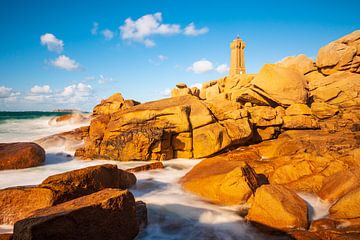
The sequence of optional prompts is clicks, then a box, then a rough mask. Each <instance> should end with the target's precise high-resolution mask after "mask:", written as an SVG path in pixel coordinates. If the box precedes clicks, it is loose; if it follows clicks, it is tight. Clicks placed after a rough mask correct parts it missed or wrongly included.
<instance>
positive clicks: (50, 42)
mask: <svg viewBox="0 0 360 240" xmlns="http://www.w3.org/2000/svg"><path fill="white" fill-rule="evenodd" d="M40 42H41V44H42V45H44V46H47V49H48V50H49V51H52V52H57V53H61V52H62V51H63V50H64V42H63V41H62V40H60V39H58V38H56V37H55V35H54V34H52V33H45V34H44V35H41V37H40Z"/></svg>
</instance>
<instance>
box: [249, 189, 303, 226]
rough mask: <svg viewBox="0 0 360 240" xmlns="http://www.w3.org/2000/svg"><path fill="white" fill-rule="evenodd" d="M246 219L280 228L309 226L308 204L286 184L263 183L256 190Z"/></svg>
mask: <svg viewBox="0 0 360 240" xmlns="http://www.w3.org/2000/svg"><path fill="white" fill-rule="evenodd" d="M246 219H247V220H249V221H251V222H255V223H259V224H263V225H266V226H268V227H272V228H275V229H280V230H289V229H294V228H295V229H296V228H307V226H308V215H307V205H306V203H305V201H304V200H302V199H301V198H300V197H299V196H298V195H297V194H296V193H295V192H293V191H292V190H290V189H288V188H286V187H284V186H281V185H263V186H261V187H260V188H258V189H257V190H256V193H255V197H254V199H253V200H252V201H251V207H250V210H249V213H248V214H247V216H246Z"/></svg>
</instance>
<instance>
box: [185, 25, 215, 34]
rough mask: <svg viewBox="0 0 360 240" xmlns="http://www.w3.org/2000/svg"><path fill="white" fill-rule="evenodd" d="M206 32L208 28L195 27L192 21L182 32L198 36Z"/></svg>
mask: <svg viewBox="0 0 360 240" xmlns="http://www.w3.org/2000/svg"><path fill="white" fill-rule="evenodd" d="M207 32H209V29H208V28H207V27H203V28H199V29H196V27H195V24H194V23H193V22H192V23H190V24H189V25H187V26H186V27H185V29H184V34H185V35H188V36H198V35H201V34H205V33H207Z"/></svg>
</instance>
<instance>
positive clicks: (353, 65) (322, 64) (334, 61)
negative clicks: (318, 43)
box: [316, 30, 360, 75]
mask: <svg viewBox="0 0 360 240" xmlns="http://www.w3.org/2000/svg"><path fill="white" fill-rule="evenodd" d="M359 46H360V30H357V31H354V32H352V33H350V34H348V35H346V36H344V37H342V38H340V39H338V40H336V41H333V42H331V43H329V44H328V45H326V46H324V47H322V48H320V50H319V52H318V55H317V58H316V65H317V67H318V68H319V69H320V71H321V72H322V73H323V74H325V75H330V74H333V73H335V72H337V71H345V70H350V71H351V72H357V73H360V68H359V66H360V48H359Z"/></svg>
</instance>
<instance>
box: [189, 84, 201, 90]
mask: <svg viewBox="0 0 360 240" xmlns="http://www.w3.org/2000/svg"><path fill="white" fill-rule="evenodd" d="M192 87H196V88H198V89H201V88H202V84H201V83H195V84H193V85H191V86H190V88H192Z"/></svg>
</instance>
